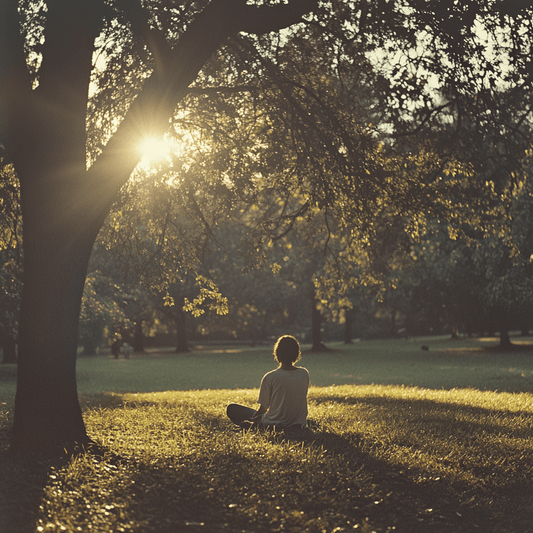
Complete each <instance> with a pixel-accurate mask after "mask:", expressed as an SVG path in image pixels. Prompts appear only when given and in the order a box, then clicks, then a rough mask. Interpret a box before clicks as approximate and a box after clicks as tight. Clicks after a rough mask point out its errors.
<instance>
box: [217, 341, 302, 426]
mask: <svg viewBox="0 0 533 533" xmlns="http://www.w3.org/2000/svg"><path fill="white" fill-rule="evenodd" d="M300 357H301V352H300V345H299V344H298V341H297V340H296V339H295V338H294V337H292V336H290V335H283V336H281V337H280V338H279V339H278V340H277V341H276V344H275V345H274V359H275V360H276V361H277V362H278V363H279V366H278V368H277V369H275V370H272V371H270V372H268V373H267V374H265V375H264V376H263V379H262V380H261V386H260V388H259V399H258V400H257V401H258V403H259V409H257V410H255V409H252V408H251V407H246V406H245V405H239V404H236V403H232V404H230V405H228V407H227V409H226V412H227V415H228V417H229V418H230V420H231V421H232V422H233V423H234V424H237V425H238V426H240V427H242V428H245V429H248V428H250V427H252V426H253V425H256V426H258V427H280V428H286V427H292V426H300V427H305V426H306V425H307V413H308V411H307V392H308V390H309V372H308V371H307V369H305V368H303V367H300V366H294V363H296V361H298V360H299V359H300Z"/></svg>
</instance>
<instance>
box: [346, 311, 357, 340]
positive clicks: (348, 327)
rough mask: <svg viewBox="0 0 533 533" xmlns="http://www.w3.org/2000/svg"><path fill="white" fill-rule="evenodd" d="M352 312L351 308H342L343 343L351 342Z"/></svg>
mask: <svg viewBox="0 0 533 533" xmlns="http://www.w3.org/2000/svg"><path fill="white" fill-rule="evenodd" d="M354 314H355V313H354V310H353V309H351V308H346V309H345V310H344V317H345V321H344V344H352V336H353V331H352V330H353V322H354Z"/></svg>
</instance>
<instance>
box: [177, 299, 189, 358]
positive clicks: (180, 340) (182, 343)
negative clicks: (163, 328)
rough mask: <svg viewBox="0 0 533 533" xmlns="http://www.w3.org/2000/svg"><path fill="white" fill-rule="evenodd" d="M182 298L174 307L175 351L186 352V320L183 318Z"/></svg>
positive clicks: (187, 349) (187, 348)
mask: <svg viewBox="0 0 533 533" xmlns="http://www.w3.org/2000/svg"><path fill="white" fill-rule="evenodd" d="M182 307H183V299H181V300H180V305H179V306H178V307H177V308H176V353H187V352H188V351H189V344H188V342H187V322H186V320H185V311H184V310H183V309H182Z"/></svg>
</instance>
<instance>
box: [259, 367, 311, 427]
mask: <svg viewBox="0 0 533 533" xmlns="http://www.w3.org/2000/svg"><path fill="white" fill-rule="evenodd" d="M295 368H296V370H284V369H282V368H277V369H276V370H272V371H271V372H268V374H265V375H264V376H263V379H262V380H261V387H260V389H259V399H258V402H259V403H260V404H261V405H264V406H265V407H268V411H267V412H266V413H265V414H264V415H263V416H262V418H261V422H262V423H263V424H268V425H277V424H281V425H286V426H292V425H293V424H301V425H302V426H305V425H306V423H307V391H308V389H309V372H308V371H307V369H305V368H303V367H299V366H297V367H295Z"/></svg>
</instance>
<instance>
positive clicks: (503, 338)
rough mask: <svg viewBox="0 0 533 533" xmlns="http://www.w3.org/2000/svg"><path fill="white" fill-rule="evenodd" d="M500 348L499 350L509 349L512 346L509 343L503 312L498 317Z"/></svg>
mask: <svg viewBox="0 0 533 533" xmlns="http://www.w3.org/2000/svg"><path fill="white" fill-rule="evenodd" d="M499 318H500V320H499V321H500V347H501V348H510V347H511V346H512V345H513V344H512V342H511V337H510V336H509V326H508V320H507V315H506V313H505V312H502V313H501V315H500V317H499Z"/></svg>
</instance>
